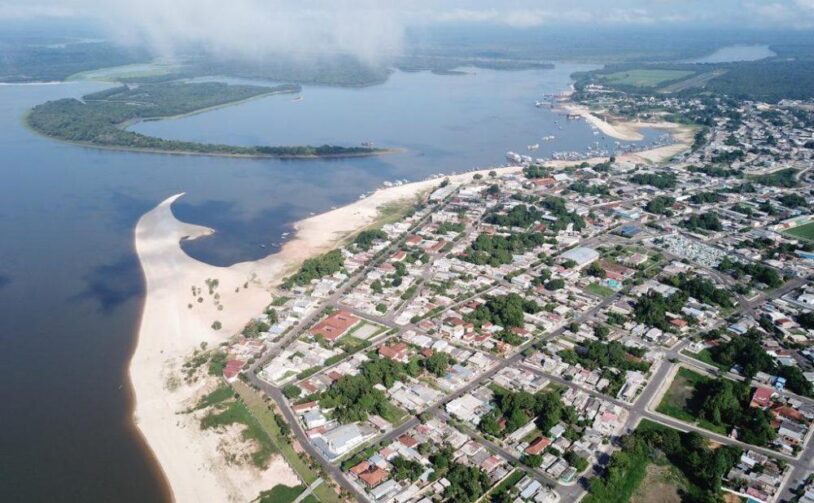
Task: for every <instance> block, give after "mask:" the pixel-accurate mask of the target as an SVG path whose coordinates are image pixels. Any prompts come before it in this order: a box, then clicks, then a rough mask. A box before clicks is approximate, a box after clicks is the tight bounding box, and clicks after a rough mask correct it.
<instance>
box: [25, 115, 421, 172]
mask: <svg viewBox="0 0 814 503" xmlns="http://www.w3.org/2000/svg"><path fill="white" fill-rule="evenodd" d="M28 114H29V112H26V113H24V114H23V115H22V116H21V117H20V122H21V123H22V125H23V127H24V128H26V129H27V130H29V131H31V132H32V133H34V134H36V135H38V136H41V137H43V138H47V139H48V140H51V141H55V142H58V143H62V144H64V145H73V146H76V147H82V148H87V149H97V150H109V151H114V152H131V153H137V154H153V155H176V156H199V157H221V158H233V159H246V160H252V159H255V160H260V159H279V160H283V161H308V160H318V159H328V160H331V159H352V158H362V157H376V156H380V155H391V154H402V153H404V152H407V149H406V148H403V147H388V148H379V149H374V150H372V151H370V152H348V153H345V154H340V153H337V154H323V155H318V154H310V155H297V154H234V153H229V152H197V151H193V150H162V149H154V148H139V147H126V146H121V145H99V144H96V143H91V142H83V141H72V140H66V139H64V138H57V137H56V136H51V135H48V134H45V133H43V132H42V131H40V130H38V129H37V128H35V127H33V126H32V125H31V124H30V123H29V121H28Z"/></svg>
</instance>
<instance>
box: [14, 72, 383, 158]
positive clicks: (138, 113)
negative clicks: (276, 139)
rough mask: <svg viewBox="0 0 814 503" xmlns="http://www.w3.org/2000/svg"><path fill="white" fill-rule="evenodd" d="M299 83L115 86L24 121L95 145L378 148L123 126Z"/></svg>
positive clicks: (252, 153)
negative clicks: (236, 139)
mask: <svg viewBox="0 0 814 503" xmlns="http://www.w3.org/2000/svg"><path fill="white" fill-rule="evenodd" d="M299 89H300V88H299V86H297V85H293V84H283V85H279V86H275V87H261V86H249V85H227V84H224V83H221V82H202V83H194V84H193V83H183V82H162V83H155V84H141V85H138V86H120V87H115V88H112V89H107V90H104V91H100V92H97V93H93V94H88V95H86V96H84V97H83V98H82V100H77V99H71V98H66V99H60V100H56V101H48V102H46V103H43V104H41V105H37V106H35V107H34V108H33V109H32V110H31V111H30V112H29V114H28V116H27V121H28V125H29V126H30V127H31V128H32V129H34V130H35V131H38V132H40V133H42V134H44V135H45V136H49V137H52V138H56V139H59V140H65V141H70V142H76V143H82V144H86V145H93V146H99V147H111V148H122V149H128V150H146V151H155V152H168V153H172V152H178V153H195V154H207V155H235V156H248V157H285V158H306V157H341V156H358V155H372V154H377V153H380V152H382V150H380V149H373V148H367V147H341V146H334V145H322V146H311V145H304V146H302V145H298V146H253V147H241V146H233V145H219V144H212V143H197V142H189V141H178V140H165V139H162V138H156V137H153V136H147V135H143V134H139V133H135V132H132V131H128V130H127V129H126V127H127V126H128V125H129V124H132V123H134V122H137V121H140V120H158V119H162V118H167V117H174V116H178V115H184V114H190V113H195V112H200V111H203V110H207V109H210V108H213V107H218V106H223V105H228V104H231V103H236V102H239V101H243V100H247V99H250V98H255V97H258V96H265V95H269V94H277V93H294V92H297V91H299Z"/></svg>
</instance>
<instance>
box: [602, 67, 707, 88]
mask: <svg viewBox="0 0 814 503" xmlns="http://www.w3.org/2000/svg"><path fill="white" fill-rule="evenodd" d="M691 75H695V72H693V71H689V70H648V69H644V68H640V69H635V70H628V71H623V72H616V73H611V74H608V75H603V76H602V77H603V80H605V82H607V83H609V84H616V85H620V86H631V87H657V86H659V85H660V84H663V83H665V82H671V81H674V80H679V79H683V78H686V77H689V76H691Z"/></svg>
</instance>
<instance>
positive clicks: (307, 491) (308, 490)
mask: <svg viewBox="0 0 814 503" xmlns="http://www.w3.org/2000/svg"><path fill="white" fill-rule="evenodd" d="M323 482H324V480H322V477H320V478H318V479H316V480H315V481H314V483H313V484H311V485H310V486H308V487H307V488H306V489H305V491H303V492H302V493H300V495H299V496H297V499H295V500H294V503H300V501H302V500H304V499H305V498H307V497H308V495H309V494H311V493H312V492H314V489H316V488H317V487H319V486H320V484H322V483H323Z"/></svg>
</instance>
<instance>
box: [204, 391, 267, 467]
mask: <svg viewBox="0 0 814 503" xmlns="http://www.w3.org/2000/svg"><path fill="white" fill-rule="evenodd" d="M215 392H216V393H217V392H218V390H215ZM210 396H211V395H210ZM235 423H238V424H242V425H243V426H244V427H245V428H244V430H243V433H242V435H243V438H244V439H251V440H254V441H255V442H257V446H258V448H257V450H256V451H255V452H253V453H252V456H251V457H252V462H253V463H254V464H255V465H256V466H257V467H259V468H265V467H266V466H268V462H269V460H270V459H271V456H272V454H274V451H275V449H274V444H273V443H272V441H271V438H270V437H269V434H268V433H267V432H266V431H265V430H264V429H263V427H262V426H261V425H260V423H259V422H258V421H257V419H256V418H255V417H254V416H253V415H252V413H251V412H249V409H248V408H247V407H246V404H245V403H243V401H242V400H239V399H237V400H227V401H224V402H221V403H220V404H219V407H217V408H214V409H212V410H211V411H210V412H209V413H208V414H207V415H206V416H204V417H203V419H201V429H209V428H215V429H217V428H220V427H222V426H228V425H230V424H235Z"/></svg>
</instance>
